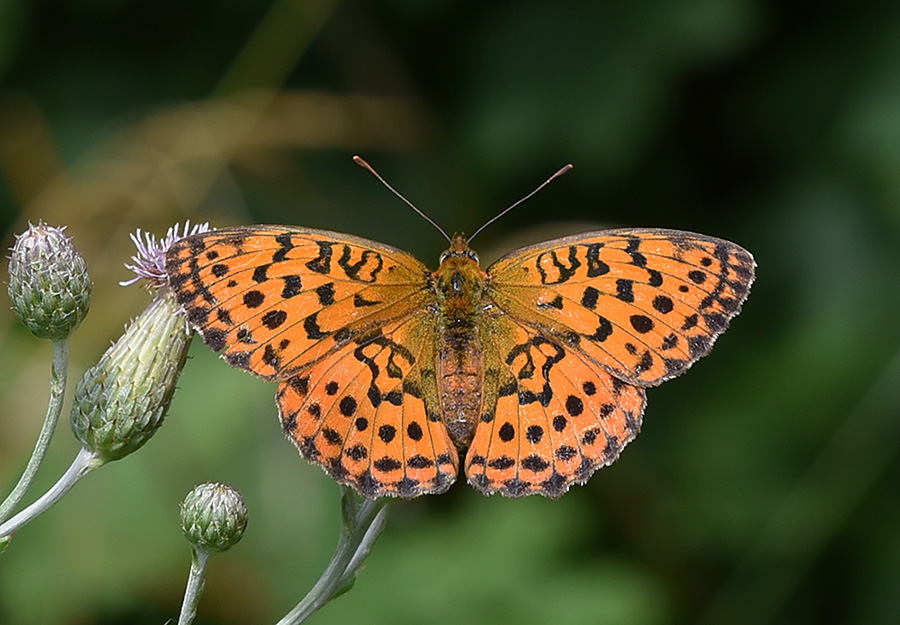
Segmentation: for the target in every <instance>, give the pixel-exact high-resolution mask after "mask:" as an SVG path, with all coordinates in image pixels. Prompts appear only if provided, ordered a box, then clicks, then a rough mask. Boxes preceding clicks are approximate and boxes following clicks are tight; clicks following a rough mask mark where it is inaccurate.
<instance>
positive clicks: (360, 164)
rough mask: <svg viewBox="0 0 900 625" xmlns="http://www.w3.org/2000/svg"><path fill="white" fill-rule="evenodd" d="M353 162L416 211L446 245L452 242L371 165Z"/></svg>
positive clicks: (359, 161) (360, 160) (358, 158)
mask: <svg viewBox="0 0 900 625" xmlns="http://www.w3.org/2000/svg"><path fill="white" fill-rule="evenodd" d="M353 162H354V163H356V164H357V165H359V166H360V167H362V168H363V169H367V170H368V171H369V173H370V174H372V175H373V176H375V177H376V178H378V180H379V181H381V184H383V185H384V186H386V187H387V188H388V189H390V190H391V192H392V193H393V194H394V195H396V196H397V197H398V198H400V199H401V200H403V201H404V202H406V205H407V206H409V207H410V208H411V209H413V210H414V211H416V212H417V213H418V214H419V215H420V216H421V217H422V218H423V219H424V220H425V221H427V222H428V223H430V224H431V225H432V226H434V227H435V228H436V229H437V231H438V232H440V233H441V234H442V235H444V238H445V239H447V242H448V243H452V242H453V241H452V239H451V238H450V237H449V236H448V235H447V233H446V232H444V229H443V228H441V227H440V226H439V225H437V223H435V221H434V220H433V219H432V218H431V217H429V216H428V215H426V214H425V213H423V212H422V211H420V210H419V208H418V207H417V206H416V205H415V204H413V203H412V202H410V201H409V200H407V199H406V198H405V197H403V194H402V193H400V192H399V191H397V189H395V188H394V187H392V186H391V185H389V184H388V181H387V180H385V179H384V178H382V177H381V174H379V173H378V172H377V171H375V169H374V168H373V167H372V166H371V165H369V164H368V163H367V162H366V161H365V160H364V159H363V158H362V157H361V156H354V157H353Z"/></svg>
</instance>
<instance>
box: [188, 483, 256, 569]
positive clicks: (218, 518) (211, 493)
mask: <svg viewBox="0 0 900 625" xmlns="http://www.w3.org/2000/svg"><path fill="white" fill-rule="evenodd" d="M245 529H247V506H246V505H245V504H244V499H243V497H241V494H240V493H239V492H237V491H236V490H234V489H233V488H231V487H230V486H228V485H227V484H215V483H212V482H209V483H206V484H200V485H199V486H197V487H196V488H195V489H194V490H192V491H191V492H190V493H188V496H187V497H185V499H184V501H183V502H182V504H181V530H182V531H183V532H184V535H185V537H186V538H187V539H188V540H189V541H190V543H191V545H193V546H194V547H195V548H197V549H199V550H202V551H206V552H211V551H226V550H228V549H230V548H231V547H233V546H234V545H236V544H237V543H238V541H240V540H241V537H242V536H243V535H244V530H245Z"/></svg>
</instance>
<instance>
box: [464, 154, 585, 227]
mask: <svg viewBox="0 0 900 625" xmlns="http://www.w3.org/2000/svg"><path fill="white" fill-rule="evenodd" d="M573 168H574V165H572V163H569V164H568V165H566V166H565V167H561V168H560V169H559V171H557V172H556V173H555V174H553V175H552V176H550V177H549V178H547V179H546V180H545V181H544V182H542V183H541V184H540V185H539V186H538V188H537V189H535V190H534V191H532V192H531V193H529V194H528V195H526V196H525V197H523V198H522V199H521V200H519V201H518V202H516V203H514V204H512V205H510V206H508V207H507V208H506V209H504V210H502V211H500V212H499V213H497V214H496V215H494V216H493V217H491V218H490V219H488V220H487V221H486V222H484V223H483V224H482V225H481V227H480V228H478V230H476V231H475V233H474V234H472V236H470V237H469V243H471V242H472V239H474V238H475V237H476V236H478V233H479V232H481V231H482V230H484V229H485V228H487V227H488V226H490V225H491V224H492V223H494V222H495V221H497V220H498V219H500V218H501V217H503V216H504V215H505V214H506V213H508V212H509V211H511V210H512V209H514V208H515V207H516V206H518V205H519V204H521V203H522V202H524V201H525V200H527V199H529V198H530V197H531V196H532V195H534V194H535V193H537V192H538V191H540V190H541V189H543V188H544V187H546V186H547V185H548V184H550V183H551V182H553V181H554V180H556V179H557V178H559V177H560V176H562V175H563V174H567V173H569V172H570V171H572V169H573Z"/></svg>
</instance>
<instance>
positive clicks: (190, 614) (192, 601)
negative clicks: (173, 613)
mask: <svg viewBox="0 0 900 625" xmlns="http://www.w3.org/2000/svg"><path fill="white" fill-rule="evenodd" d="M207 563H209V552H208V551H205V550H203V549H197V548H196V547H194V548H193V549H192V551H191V573H190V575H189V576H188V583H187V587H186V588H185V589H184V601H182V603H181V614H179V615H178V625H190V624H191V623H193V622H194V617H195V616H197V604H198V603H200V595H201V594H202V593H203V573H204V572H205V571H206V565H207Z"/></svg>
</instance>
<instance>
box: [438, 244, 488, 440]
mask: <svg viewBox="0 0 900 625" xmlns="http://www.w3.org/2000/svg"><path fill="white" fill-rule="evenodd" d="M486 279H487V274H485V273H484V272H483V271H482V270H481V267H479V265H478V257H477V256H476V255H475V253H474V252H473V251H472V250H470V249H469V247H468V245H466V241H465V238H464V237H462V236H461V235H456V236H454V238H453V242H452V244H451V246H450V249H449V250H448V251H447V252H445V253H444V255H443V256H442V257H441V266H440V267H439V268H438V270H437V271H435V272H434V274H433V275H432V286H433V288H434V289H435V292H436V294H437V296H438V301H439V303H440V314H441V317H442V319H441V324H440V328H441V335H440V340H439V342H438V351H437V379H438V396H439V400H440V404H441V415H442V418H443V421H444V424H445V425H446V426H447V430H448V431H449V432H450V436H451V438H452V439H453V441H454V442H455V443H456V444H457V445H459V446H463V447H464V446H467V445H468V444H469V443H470V442H471V440H472V435H473V433H474V431H475V426H476V425H477V423H478V418H479V415H480V414H481V403H482V390H483V388H484V362H483V353H482V347H481V336H480V316H481V311H482V308H483V305H484V303H483V297H484V286H485V281H486Z"/></svg>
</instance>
